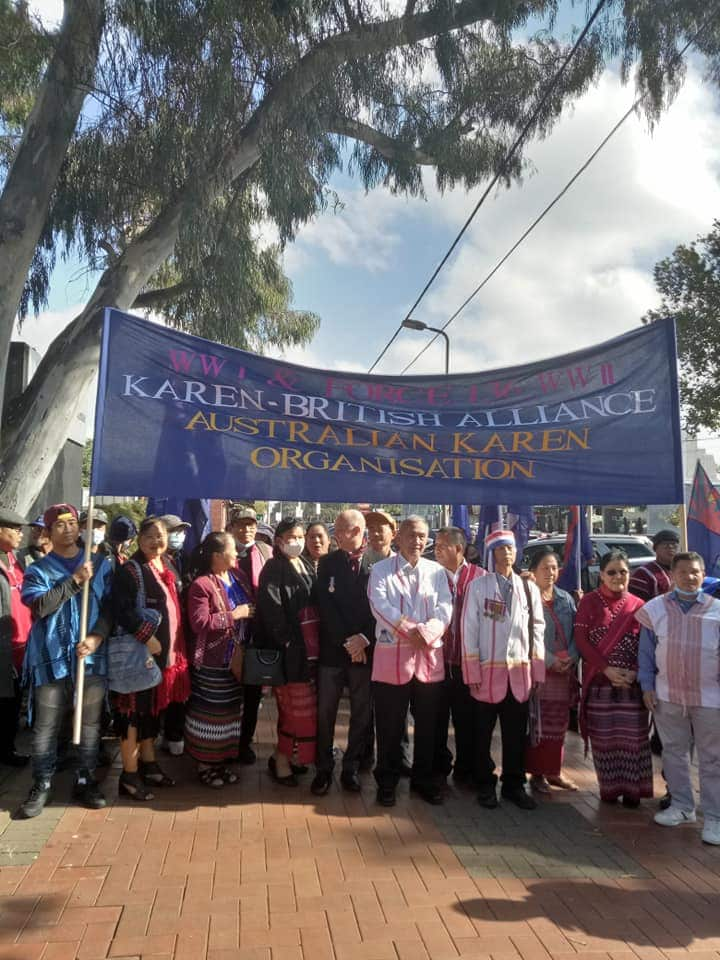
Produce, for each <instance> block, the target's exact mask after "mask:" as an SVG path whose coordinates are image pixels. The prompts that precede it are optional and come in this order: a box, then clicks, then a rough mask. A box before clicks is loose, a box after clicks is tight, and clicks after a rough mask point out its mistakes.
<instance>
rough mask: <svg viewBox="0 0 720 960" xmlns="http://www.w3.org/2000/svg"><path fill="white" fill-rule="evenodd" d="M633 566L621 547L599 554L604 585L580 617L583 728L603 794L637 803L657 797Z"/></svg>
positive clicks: (582, 607) (586, 598)
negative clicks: (631, 585) (631, 582)
mask: <svg viewBox="0 0 720 960" xmlns="http://www.w3.org/2000/svg"><path fill="white" fill-rule="evenodd" d="M629 577H630V570H629V567H628V559H627V556H626V554H625V553H623V551H622V550H610V551H609V552H608V553H606V554H605V555H604V556H603V557H602V559H601V560H600V586H599V587H598V589H597V590H593V591H592V593H588V594H586V595H585V596H584V597H583V598H582V600H581V601H580V604H579V606H578V611H577V615H576V618H575V643H576V645H577V648H578V651H579V652H580V656H581V657H582V659H583V684H582V700H581V706H580V729H581V731H582V733H583V736H584V738H585V744H586V746H587V742H588V739H589V740H590V745H591V747H592V755H593V762H594V764H595V772H596V774H597V778H598V782H599V784H600V799H601V800H603V801H605V802H606V803H615V801H616V800H618V798H619V797H622V802H623V805H624V806H626V807H637V806H638V805H639V804H640V800H641V799H642V798H643V797H652V795H653V782H652V759H651V755H650V741H649V739H648V713H647V710H646V709H645V706H644V704H643V699H642V692H641V690H640V685H639V684H638V682H637V669H638V648H639V637H640V624H639V623H638V622H637V620H636V619H635V612H636V611H637V610H638V609H639V608H640V607H641V606H642V605H643V603H642V600H639V599H638V598H637V597H634V596H633V595H632V594H631V593H628V581H629Z"/></svg>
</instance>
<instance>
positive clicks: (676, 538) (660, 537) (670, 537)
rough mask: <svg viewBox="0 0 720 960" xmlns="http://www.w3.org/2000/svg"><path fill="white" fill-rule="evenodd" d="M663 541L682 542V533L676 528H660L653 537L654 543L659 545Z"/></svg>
mask: <svg viewBox="0 0 720 960" xmlns="http://www.w3.org/2000/svg"><path fill="white" fill-rule="evenodd" d="M661 543H680V535H679V534H678V533H677V532H676V531H675V530H658V532H657V533H656V534H655V536H654V537H653V538H652V545H653V547H659V546H660V544H661Z"/></svg>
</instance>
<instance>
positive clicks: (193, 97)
mask: <svg viewBox="0 0 720 960" xmlns="http://www.w3.org/2000/svg"><path fill="white" fill-rule="evenodd" d="M1 2H2V0H0V3H1ZM76 2H79V0H66V6H67V8H70V7H72V5H73V4H74V3H76ZM81 2H83V3H90V2H91V0H81ZM98 2H99V0H98ZM556 6H557V4H556V2H555V0H455V2H453V0H406V2H405V3H404V5H401V6H397V5H396V4H393V3H390V2H389V0H253V2H252V3H243V2H240V0H186V2H183V3H177V2H170V0H154V2H147V0H105V5H104V8H103V9H101V10H100V13H101V15H102V29H101V36H100V43H99V52H98V54H97V57H96V58H95V65H94V71H89V70H87V69H86V70H85V71H84V74H83V77H82V79H81V80H78V81H77V84H76V85H77V86H78V87H79V89H81V90H86V91H87V92H88V98H87V99H86V101H85V107H84V109H83V111H82V114H81V117H80V120H79V122H78V123H77V125H76V128H75V132H74V135H73V138H72V140H71V142H70V144H69V147H68V148H67V149H66V150H65V151H62V148H61V147H58V149H57V151H56V157H57V156H59V155H60V154H62V163H61V169H60V173H59V176H58V177H57V178H56V180H55V181H54V183H53V187H54V189H53V193H52V197H51V199H50V202H49V204H48V208H47V213H46V216H45V218H44V222H43V226H42V229H41V231H39V232H38V233H37V235H36V237H35V241H34V245H33V254H32V256H31V257H30V258H29V259H28V261H27V264H26V268H25V271H26V273H25V276H26V280H25V287H24V290H23V292H22V294H21V296H20V298H19V306H20V309H21V311H22V310H26V309H29V308H32V307H33V306H34V307H36V308H37V307H40V306H41V305H42V304H43V303H44V302H45V300H46V298H47V293H48V282H49V281H48V277H49V276H50V273H51V268H52V266H53V264H54V262H55V258H56V256H57V255H58V252H59V251H60V252H62V251H63V250H64V251H69V250H72V251H74V252H75V253H76V254H79V255H80V256H81V257H82V258H83V259H84V261H85V262H86V263H87V265H88V267H90V268H95V269H97V270H99V271H101V273H100V279H99V281H98V283H97V286H96V287H95V289H94V291H93V293H92V295H91V296H90V299H89V302H88V303H87V305H86V307H85V308H84V309H83V311H82V312H81V313H80V315H79V316H78V317H76V318H75V319H74V320H73V321H72V323H70V324H69V326H68V327H67V328H66V329H65V330H64V331H63V332H62V333H61V334H60V335H59V337H58V338H57V339H56V341H55V342H54V343H53V344H52V346H51V347H50V349H49V350H48V352H47V354H46V356H45V358H44V359H43V361H42V363H41V365H40V367H39V369H38V371H37V373H36V375H35V377H34V378H33V381H32V382H31V383H30V385H29V386H28V388H27V390H26V391H25V393H24V395H23V396H22V397H20V398H19V400H18V401H17V402H16V403H15V404H13V406H12V408H11V409H9V410H7V411H6V415H5V417H4V421H3V431H2V452H1V453H0V484H1V485H2V495H3V499H4V500H5V502H6V503H7V504H8V505H11V506H15V507H16V508H18V509H20V510H22V509H25V508H26V507H28V506H29V504H30V503H31V502H32V500H33V499H34V496H35V495H36V492H37V489H38V487H39V484H40V483H41V481H42V479H43V474H44V473H45V472H46V470H47V468H49V466H50V465H51V464H52V462H53V461H54V458H55V455H56V453H57V452H58V451H59V449H60V447H61V444H62V442H63V440H64V437H65V430H66V424H67V423H68V421H69V419H70V417H71V416H72V414H73V411H74V410H75V409H76V407H77V404H78V403H79V402H80V401H81V398H82V396H83V394H84V392H85V391H86V388H87V386H88V384H89V382H90V380H91V379H92V376H93V374H94V372H95V370H96V367H97V358H98V341H99V330H100V323H101V314H102V308H103V307H105V306H108V305H109V306H116V307H118V308H120V309H127V308H130V307H132V306H133V305H137V306H141V307H145V308H146V309H152V310H155V311H157V312H159V313H161V314H162V315H163V316H164V318H165V319H166V320H167V322H169V323H171V324H174V325H176V326H178V327H180V328H182V329H187V330H191V331H192V332H194V333H198V334H201V335H203V336H207V337H210V338H213V339H221V340H223V341H225V342H226V343H231V344H237V345H240V346H245V347H250V348H252V349H262V347H263V346H264V344H266V343H268V342H275V343H280V344H289V343H298V342H304V341H306V340H307V339H308V338H309V337H310V336H311V335H312V333H313V332H314V331H315V329H316V327H317V322H318V321H317V318H315V317H314V316H312V315H310V314H306V313H301V312H300V313H299V312H296V311H294V310H292V309H291V290H290V286H289V283H288V281H287V279H286V278H285V277H284V276H283V273H282V270H281V266H280V262H279V259H278V250H277V249H273V248H268V247H266V246H263V244H262V243H261V242H260V239H259V234H260V228H261V226H262V224H263V223H265V222H267V221H270V222H272V223H273V224H274V225H275V227H276V229H277V232H278V235H279V238H280V243H281V244H283V243H286V242H287V241H288V240H290V239H291V238H292V237H293V236H294V235H295V232H296V231H297V229H298V227H299V226H300V225H301V224H303V223H304V222H306V221H307V220H308V219H309V218H311V217H312V216H313V215H315V214H316V213H317V212H318V211H319V210H321V209H322V208H323V207H324V206H325V205H327V204H328V203H331V202H333V194H332V190H331V178H332V175H333V173H334V172H335V171H337V170H338V169H341V168H346V169H347V170H348V171H349V172H350V173H352V174H354V175H355V176H357V177H359V178H360V180H361V182H362V183H363V184H364V185H365V186H366V187H367V188H368V189H370V188H375V187H384V188H386V189H389V190H391V191H393V192H395V193H409V194H420V193H422V190H423V176H422V170H423V168H425V167H432V168H433V169H434V173H435V178H436V181H437V183H438V185H439V187H440V188H441V189H445V188H447V187H450V186H455V185H462V186H464V187H468V188H469V187H472V186H474V185H476V184H479V183H481V182H482V181H483V180H485V179H487V178H488V177H489V176H490V175H492V174H494V173H495V172H497V171H498V170H500V169H502V172H503V179H504V180H505V182H510V181H512V180H514V179H516V178H519V177H520V176H521V174H522V170H523V161H522V154H521V153H519V154H517V155H516V156H515V157H514V159H513V161H512V163H510V164H509V165H505V166H502V164H503V158H504V156H505V155H506V152H507V149H508V145H509V144H510V143H511V142H512V141H513V140H514V138H515V137H516V136H517V134H518V131H519V130H521V129H522V127H523V126H524V125H525V123H526V122H527V121H528V119H529V118H531V117H534V119H533V122H532V124H531V129H530V134H531V135H534V136H543V135H546V134H547V133H548V132H549V130H550V129H551V127H552V124H553V122H554V121H555V120H556V119H557V118H558V116H559V115H560V113H561V111H562V109H563V106H564V105H565V104H566V103H567V102H569V101H571V100H572V99H573V98H576V97H578V96H579V95H580V94H582V93H583V92H584V91H585V90H586V89H587V87H588V85H589V84H590V83H592V82H593V80H595V79H596V78H597V76H598V75H599V72H600V71H601V69H602V68H603V66H604V63H605V60H606V58H607V57H609V56H611V57H616V56H618V55H619V56H620V58H621V61H622V64H623V70H624V72H625V74H626V75H628V74H629V73H630V71H631V69H632V67H633V65H634V64H635V63H636V62H637V61H638V60H639V63H640V66H639V69H638V71H637V74H636V75H637V82H638V83H639V84H640V86H641V87H642V88H643V90H645V91H647V92H648V97H647V99H646V101H645V104H646V107H647V109H648V111H649V113H650V114H651V115H657V113H659V111H660V110H661V109H662V106H663V101H664V98H665V97H667V96H668V95H669V94H671V93H672V92H673V91H674V90H675V89H676V88H677V86H678V84H679V82H680V80H681V77H682V65H681V64H680V62H679V61H678V58H677V49H678V47H679V45H680V44H681V43H682V42H684V40H685V38H686V37H687V36H689V35H692V33H693V32H694V31H696V30H697V27H698V24H700V23H701V21H702V18H703V17H706V16H707V12H708V4H707V3H706V2H705V0H703V2H700V0H684V2H682V3H678V2H677V0H606V2H605V3H604V5H603V11H602V15H601V17H600V18H599V19H598V20H597V22H596V24H595V26H594V28H593V30H592V31H591V33H590V34H589V36H588V37H587V38H586V42H585V43H584V44H583V45H582V46H581V47H580V49H579V50H578V52H577V54H576V56H575V57H574V58H573V60H572V62H571V64H570V66H569V68H568V69H567V70H566V72H565V74H564V76H563V80H562V83H561V84H559V85H558V86H557V88H555V89H554V90H553V93H552V95H551V96H550V97H549V98H548V99H547V101H546V102H543V100H542V98H543V94H544V93H545V91H546V90H547V89H548V85H549V83H550V79H551V77H553V76H554V75H555V73H556V72H557V70H558V68H559V66H560V64H561V63H562V61H563V60H564V58H565V56H566V54H567V52H568V49H569V44H568V43H566V42H561V41H560V40H559V39H557V38H555V37H554V36H553V34H552V27H553V24H554V17H555V15H556V13H557V10H556ZM98 9H100V8H98ZM717 19H718V18H716V20H717ZM92 22H93V23H94V22H95V21H94V20H93V21H92ZM714 30H717V27H714ZM706 38H707V34H705V37H704V39H706ZM713 39H714V40H716V39H717V37H714V38H713ZM708 47H709V49H710V52H712V49H717V44H716V43H715V46H714V47H712V45H711V44H708ZM87 49H91V45H87ZM48 78H49V79H48ZM46 81H47V82H48V83H49V84H50V85H51V86H52V84H53V82H58V81H53V80H52V77H51V74H50V71H49V70H48V73H47V74H46ZM43 82H45V81H43ZM66 83H67V81H66ZM41 89H42V88H41ZM40 95H41V91H40V92H39V93H38V97H40ZM541 104H542V105H541ZM536 110H537V114H536V115H535V111H536ZM20 161H21V152H20V150H18V153H17V155H16V157H15V163H14V165H13V167H12V169H11V171H10V174H9V175H8V179H7V181H6V187H5V189H6V190H7V187H8V184H10V182H11V179H12V176H13V175H15V174H16V173H18V174H21V173H22V172H23V167H24V164H23V163H21V162H20ZM18 168H20V169H18ZM28 202H30V199H29V197H28ZM27 233H28V234H29V235H31V234H32V230H30V229H28V230H27ZM5 242H6V236H5V234H4V233H2V231H1V230H0V260H1V259H2V257H3V249H4V244H5ZM3 293H4V291H2V290H0V294H3ZM11 299H12V298H10V299H8V298H6V300H5V302H1V301H0V317H2V316H4V315H6V311H7V306H8V303H9V302H10V301H11ZM17 306H18V304H15V305H14V308H17ZM4 333H5V331H4V330H0V336H3V335H4ZM8 339H9V338H8ZM6 347H7V339H6V341H5V342H0V352H2V351H5V350H6Z"/></svg>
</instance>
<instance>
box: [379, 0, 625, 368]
mask: <svg viewBox="0 0 720 960" xmlns="http://www.w3.org/2000/svg"><path fill="white" fill-rule="evenodd" d="M606 2H607V0H599V2H598V4H597V6H596V7H595V9H594V11H593V13H592V15H591V16H590V18H589V20H588V21H587V23H586V24H585V26H584V27H583V29H582V31H581V33H580V35H579V36H578V38H577V40H576V41H575V43H574V44H573V47H572V49H571V50H570V52H569V53H568V55H567V56H566V57H565V59H564V60H563V62H562V64H561V65H560V67H559V69H558V70H557V72H556V73H555V75H554V76H553V78H552V80H551V81H550V83H549V84H548V87H547V89H546V90H545V93H544V94H543V95H542V97H541V99H540V101H539V103H538V104H537V105H536V106H535V109H534V110H533V111H532V113H531V114H530V116H529V117H528V119H527V120H526V122H525V123H524V125H523V127H522V129H521V131H520V133H519V134H518V136H517V138H516V139H515V142H514V143H513V145H512V146H511V147H510V150H509V151H508V152H507V154H506V155H505V157H504V159H503V161H502V163H501V164H500V167H499V169H498V170H497V172H496V173H495V175H494V177H493V178H492V180H491V181H490V183H489V184H488V186H487V187H486V189H485V190H484V191H483V193H482V196H481V197H480V199H479V200H478V202H477V203H476V204H475V207H474V208H473V210H472V212H471V214H470V216H469V217H468V218H467V220H466V221H465V223H464V224H463V226H462V229H461V230H460V232H459V233H458V235H457V236H456V237H455V239H454V240H453V242H452V244H451V245H450V247H449V249H448V251H447V253H446V254H445V256H444V257H443V258H442V260H441V261H440V263H439V264H438V265H437V267H436V268H435V270H434V271H433V273H432V276H431V277H430V279H429V280H428V281H427V283H426V284H425V286H424V287H423V288H422V290H421V291H420V295H419V296H418V298H417V299H416V300H415V303H413V305H412V306H411V307H410V309H409V310H408V312H407V314H406V315H405V317H404V319H405V320H408V319H409V318H410V317H411V316H412V313H413V311H414V310H415V309H416V308H417V307H418V305H419V304H420V302H421V301H422V299H423V297H424V296H425V294H426V293H427V292H428V290H429V289H430V287H431V286H432V285H433V283H434V282H435V279H436V278H437V276H438V274H439V273H440V271H441V270H442V269H443V267H444V266H445V264H446V263H447V262H448V260H449V259H450V257H451V256H452V254H453V251H454V250H455V248H456V247H457V245H458V243H460V241H461V240H462V238H463V236H464V234H465V231H466V230H467V229H468V227H469V226H470V224H471V223H472V221H473V220H474V219H475V215H476V214H477V212H478V210H479V209H480V207H482V205H483V204H484V203H485V200H486V199H487V198H488V196H489V195H490V193H491V191H492V190H493V189H494V187H495V185H496V184H497V183H498V181H499V180H500V178H501V177H502V176H503V174H504V173H505V172H506V171H507V169H508V166H509V164H510V161H511V160H512V159H513V157H514V156H515V154H516V153H517V152H518V150H519V149H520V147H521V146H522V143H523V140H524V139H525V137H526V136H527V134H528V132H529V130H530V129H531V127H532V126H533V124H534V123H535V121H536V120H537V118H538V117H539V116H540V113H541V112H542V110H543V109H544V107H545V105H546V103H547V102H548V100H549V99H550V96H551V94H552V93H553V91H554V90H555V87H556V86H557V85H558V83H559V82H560V80H561V79H562V77H563V74H564V73H565V71H566V70H567V68H568V66H569V65H570V63H571V62H572V60H573V57H574V56H575V54H576V53H577V51H578V50H579V49H580V47H581V46H582V44H583V43H584V42H585V38H586V37H587V35H588V33H589V32H590V29H591V28H592V25H593V24H594V22H595V20H596V19H597V18H598V16H599V15H600V12H601V10H602V8H603V7H604V6H605V4H606ZM401 330H402V323H401V324H400V325H399V326H398V328H397V330H396V331H395V333H394V334H393V335H392V337H391V338H390V340H389V341H388V342H387V344H386V345H385V347H383V349H382V350H381V352H380V353H379V355H378V357H377V358H376V360H375V362H374V363H373V365H372V366H371V367H370V369H369V370H368V373H372V372H373V370H374V369H375V367H376V366H377V365H378V363H380V361H381V360H382V358H383V357H384V356H385V354H386V353H387V352H388V350H389V349H390V347H391V346H392V344H393V343H394V342H395V340H396V339H397V337H398V335H399V333H400V331H401ZM433 339H434V338H433Z"/></svg>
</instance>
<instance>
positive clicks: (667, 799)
mask: <svg viewBox="0 0 720 960" xmlns="http://www.w3.org/2000/svg"><path fill="white" fill-rule="evenodd" d="M671 803H672V796H671V795H670V791H669V790H666V791H665V796H664V797H660V800H659V801H658V810H667V808H668V807H669V806H670V804H671Z"/></svg>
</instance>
